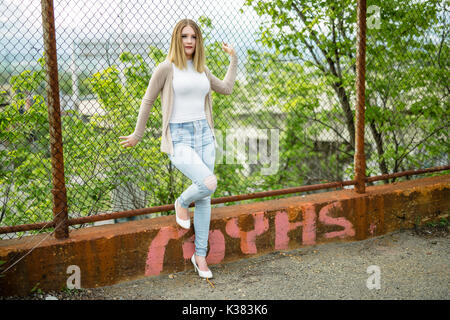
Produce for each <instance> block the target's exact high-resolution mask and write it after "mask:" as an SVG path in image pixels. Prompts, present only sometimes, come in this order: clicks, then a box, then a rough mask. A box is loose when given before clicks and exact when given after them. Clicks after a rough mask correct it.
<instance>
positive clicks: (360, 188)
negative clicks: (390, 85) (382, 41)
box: [354, 0, 367, 193]
mask: <svg viewBox="0 0 450 320" xmlns="http://www.w3.org/2000/svg"><path fill="white" fill-rule="evenodd" d="M366 11H367V8H366V0H358V4H357V16H358V21H357V24H358V26H357V46H356V110H355V113H356V121H355V125H356V130H355V132H356V136H355V158H354V164H355V180H356V185H355V190H356V192H357V193H365V192H366V158H365V154H364V111H365V89H366V88H365V79H366V77H365V76H366Z"/></svg>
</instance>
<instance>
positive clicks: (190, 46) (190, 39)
mask: <svg viewBox="0 0 450 320" xmlns="http://www.w3.org/2000/svg"><path fill="white" fill-rule="evenodd" d="M181 40H182V43H183V47H184V53H185V54H186V58H187V59H192V56H193V55H194V52H195V44H196V40H197V36H196V35H195V31H194V29H192V27H191V26H186V27H184V28H183V30H181Z"/></svg>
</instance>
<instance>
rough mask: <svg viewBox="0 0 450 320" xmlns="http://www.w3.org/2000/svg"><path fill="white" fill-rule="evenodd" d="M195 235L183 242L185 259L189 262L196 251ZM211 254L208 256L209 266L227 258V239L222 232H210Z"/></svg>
mask: <svg viewBox="0 0 450 320" xmlns="http://www.w3.org/2000/svg"><path fill="white" fill-rule="evenodd" d="M194 240H195V235H193V236H192V237H190V238H189V239H187V240H185V241H184V242H183V257H184V259H186V260H188V259H190V258H191V257H192V255H193V254H194V251H195V244H194ZM208 242H209V252H208V255H207V256H206V262H207V263H208V264H216V263H220V262H221V261H222V260H223V258H224V257H225V237H224V236H223V234H222V232H220V230H212V231H209V236H208Z"/></svg>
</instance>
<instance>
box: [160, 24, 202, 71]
mask: <svg viewBox="0 0 450 320" xmlns="http://www.w3.org/2000/svg"><path fill="white" fill-rule="evenodd" d="M186 26H190V27H192V29H194V32H195V38H196V43H195V51H194V54H193V56H192V62H193V64H194V68H195V70H197V72H200V73H201V72H204V71H205V63H206V61H205V60H206V59H205V48H204V45H203V37H202V32H201V30H200V28H199V26H198V25H197V24H196V23H195V21H193V20H191V19H183V20H180V21H178V23H177V24H176V25H175V27H174V29H173V32H172V40H171V41H170V49H169V53H168V54H167V57H166V60H169V61H170V62H173V63H174V64H175V66H176V67H177V68H178V69H185V68H186V67H187V59H186V54H185V53H184V46H183V40H182V38H181V31H182V30H183V28H184V27H186Z"/></svg>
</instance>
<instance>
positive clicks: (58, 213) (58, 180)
mask: <svg viewBox="0 0 450 320" xmlns="http://www.w3.org/2000/svg"><path fill="white" fill-rule="evenodd" d="M41 6H42V26H43V32H44V48H45V66H46V79H47V83H46V86H47V97H48V98H47V99H48V120H49V128H50V152H51V163H52V184H53V189H52V194H53V224H54V227H55V237H56V238H57V239H65V238H68V237H69V226H68V223H67V220H68V215H67V195H66V185H65V181H64V158H63V146H62V132H61V110H60V99H59V83H58V61H57V56H56V35H55V16H54V10H53V0H41Z"/></svg>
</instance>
